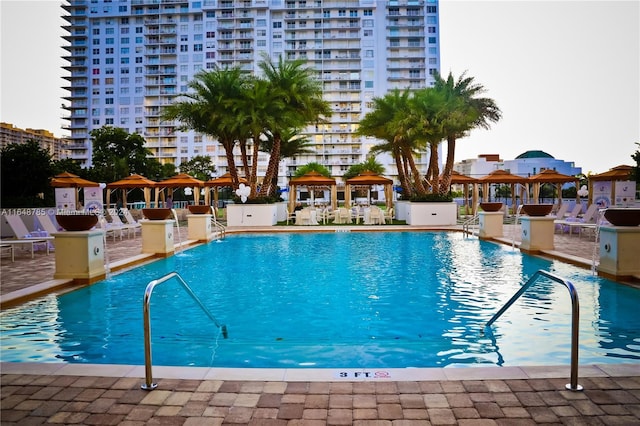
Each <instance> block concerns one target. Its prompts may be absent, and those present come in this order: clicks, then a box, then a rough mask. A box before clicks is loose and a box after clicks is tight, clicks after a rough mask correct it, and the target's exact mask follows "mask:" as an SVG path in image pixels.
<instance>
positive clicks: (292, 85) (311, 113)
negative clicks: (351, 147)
mask: <svg viewBox="0 0 640 426" xmlns="http://www.w3.org/2000/svg"><path fill="white" fill-rule="evenodd" d="M305 63H306V62H305V61H303V60H297V61H285V60H284V59H283V58H282V57H280V58H279V60H278V63H277V64H274V63H273V61H272V60H271V59H270V58H269V57H268V56H265V57H264V60H263V61H262V62H260V64H259V66H260V69H261V70H262V72H263V74H264V76H265V78H266V79H267V81H269V84H270V88H271V91H272V94H273V95H274V96H275V97H276V98H278V99H279V102H278V103H275V104H273V105H271V108H270V112H271V116H272V118H273V122H274V123H277V125H276V124H274V125H273V127H271V128H270V129H269V131H270V132H271V134H272V135H273V147H272V149H271V156H270V158H269V165H268V166H267V172H266V175H265V178H264V182H263V185H262V186H261V188H260V196H267V195H269V194H273V193H274V192H275V190H276V187H275V186H274V184H273V179H274V177H276V176H277V174H278V165H279V164H280V150H281V143H282V132H283V130H284V129H289V128H299V127H303V126H304V125H306V124H308V123H313V122H316V121H317V120H318V118H319V116H321V115H324V116H329V115H330V114H331V109H330V108H329V104H328V103H327V102H326V101H324V100H323V99H322V86H321V84H320V82H319V81H318V80H316V79H315V78H314V77H313V76H314V74H313V71H312V70H311V69H309V68H303V65H304V64H305Z"/></svg>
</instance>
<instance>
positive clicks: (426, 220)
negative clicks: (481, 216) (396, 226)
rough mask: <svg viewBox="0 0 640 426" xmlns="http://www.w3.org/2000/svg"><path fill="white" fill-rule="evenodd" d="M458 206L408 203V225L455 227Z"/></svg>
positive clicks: (448, 203) (452, 203)
mask: <svg viewBox="0 0 640 426" xmlns="http://www.w3.org/2000/svg"><path fill="white" fill-rule="evenodd" d="M457 209H458V205H457V204H456V203H454V202H447V203H408V206H407V210H406V221H407V225H427V226H442V225H455V224H456V218H457V213H458V212H457Z"/></svg>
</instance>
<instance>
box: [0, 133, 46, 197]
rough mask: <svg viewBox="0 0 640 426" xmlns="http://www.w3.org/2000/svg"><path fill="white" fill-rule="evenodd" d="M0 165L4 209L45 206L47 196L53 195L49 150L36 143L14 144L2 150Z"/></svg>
mask: <svg viewBox="0 0 640 426" xmlns="http://www.w3.org/2000/svg"><path fill="white" fill-rule="evenodd" d="M0 166H1V169H0V173H1V174H0V177H1V178H2V206H3V207H25V206H34V207H35V206H42V205H46V204H45V201H44V195H45V194H46V193H50V192H51V187H50V185H49V180H50V179H51V177H52V176H53V170H54V169H53V162H52V159H51V155H50V154H49V151H47V150H46V149H43V148H41V147H40V145H38V142H36V141H34V140H29V141H27V142H26V143H21V144H14V143H12V144H9V145H7V146H5V147H4V148H2V151H1V153H0Z"/></svg>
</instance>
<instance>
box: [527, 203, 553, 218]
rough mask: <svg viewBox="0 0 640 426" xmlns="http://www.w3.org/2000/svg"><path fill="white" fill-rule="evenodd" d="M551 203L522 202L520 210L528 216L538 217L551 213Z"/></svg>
mask: <svg viewBox="0 0 640 426" xmlns="http://www.w3.org/2000/svg"><path fill="white" fill-rule="evenodd" d="M552 209H553V204H523V205H522V210H523V211H524V212H525V213H526V214H527V215H529V216H534V217H539V216H546V215H548V214H549V213H551V210H552Z"/></svg>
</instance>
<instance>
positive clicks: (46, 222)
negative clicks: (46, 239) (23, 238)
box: [36, 214, 63, 235]
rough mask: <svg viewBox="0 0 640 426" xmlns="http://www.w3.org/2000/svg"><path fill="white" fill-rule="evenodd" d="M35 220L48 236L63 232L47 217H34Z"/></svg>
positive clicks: (44, 215)
mask: <svg viewBox="0 0 640 426" xmlns="http://www.w3.org/2000/svg"><path fill="white" fill-rule="evenodd" d="M36 219H37V220H38V223H39V224H40V226H41V227H42V229H44V230H45V231H47V233H48V234H49V235H51V234H55V233H56V232H61V231H63V229H62V227H60V226H57V225H56V224H55V223H53V220H52V219H51V217H50V216H49V215H46V214H42V215H36Z"/></svg>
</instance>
